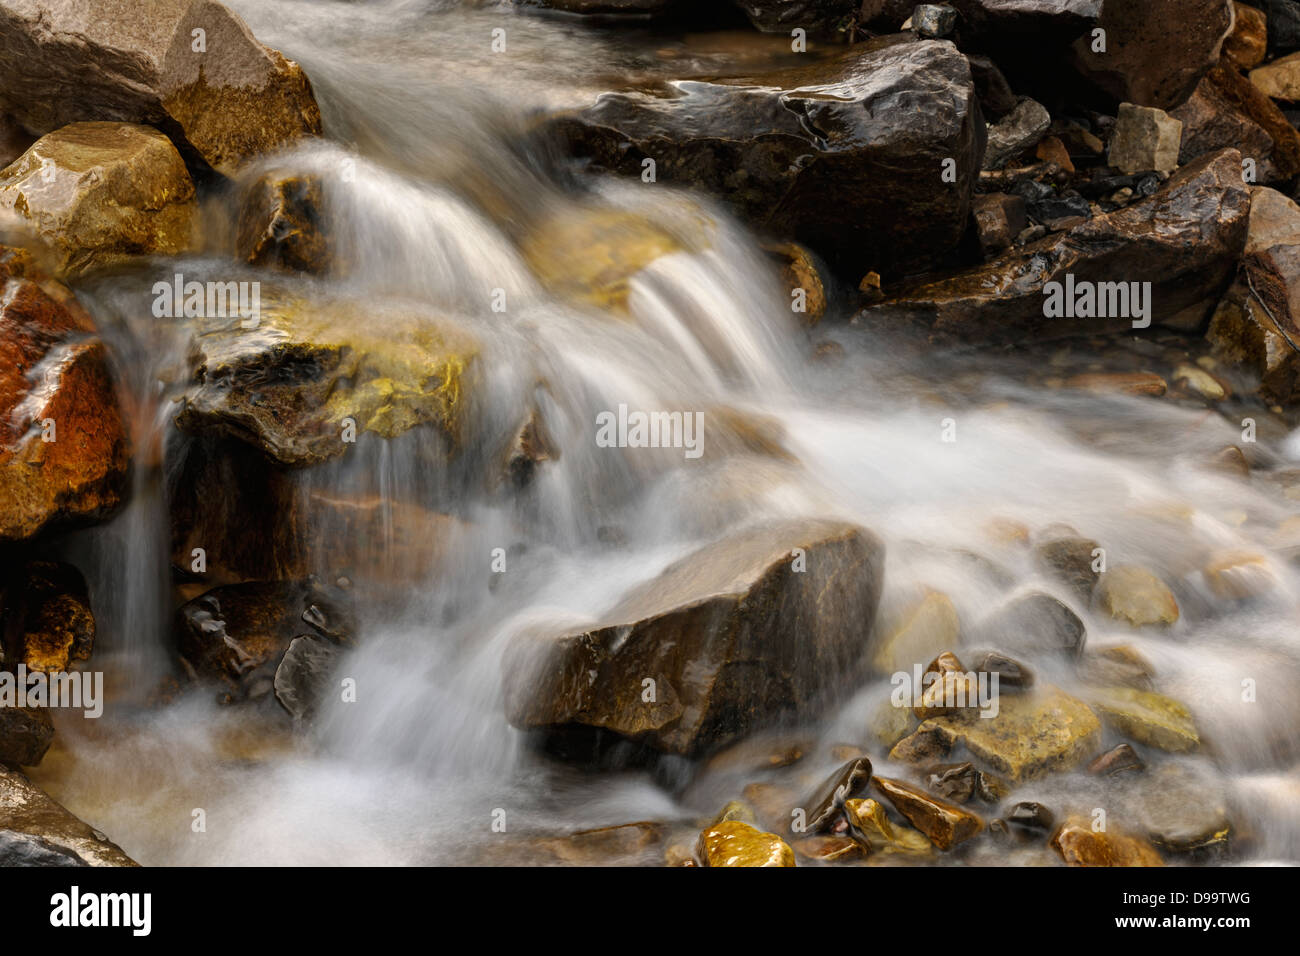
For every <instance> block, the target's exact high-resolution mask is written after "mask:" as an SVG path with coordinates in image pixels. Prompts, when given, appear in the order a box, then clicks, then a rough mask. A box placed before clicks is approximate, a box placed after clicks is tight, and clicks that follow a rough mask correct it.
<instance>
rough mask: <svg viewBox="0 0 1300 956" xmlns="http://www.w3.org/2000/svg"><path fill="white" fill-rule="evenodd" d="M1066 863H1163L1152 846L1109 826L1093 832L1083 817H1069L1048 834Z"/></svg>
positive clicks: (1104, 864) (1079, 864)
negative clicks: (1101, 830) (1102, 830)
mask: <svg viewBox="0 0 1300 956" xmlns="http://www.w3.org/2000/svg"><path fill="white" fill-rule="evenodd" d="M1051 845H1052V849H1054V850H1055V851H1056V852H1057V853H1059V854H1060V855H1061V859H1063V860H1064V861H1065V863H1066V865H1067V866H1164V860H1162V859H1161V857H1160V853H1159V852H1158V851H1157V850H1156V848H1155V847H1154V846H1152V845H1151V844H1150V843H1148V842H1147V841H1146V840H1144V839H1142V838H1141V837H1137V836H1133V835H1132V834H1130V833H1126V832H1124V831H1122V830H1117V829H1115V828H1113V827H1111V828H1109V829H1107V830H1106V831H1104V832H1100V833H1098V832H1095V831H1094V830H1093V829H1092V825H1091V822H1090V821H1089V820H1088V819H1087V818H1086V817H1071V818H1070V819H1069V820H1067V821H1066V822H1065V823H1064V824H1062V825H1061V827H1060V828H1059V829H1058V830H1057V831H1056V833H1055V834H1053V835H1052V841H1051Z"/></svg>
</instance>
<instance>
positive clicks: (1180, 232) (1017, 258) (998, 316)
mask: <svg viewBox="0 0 1300 956" xmlns="http://www.w3.org/2000/svg"><path fill="white" fill-rule="evenodd" d="M1249 209H1250V193H1249V191H1248V190H1247V188H1246V185H1245V183H1244V182H1242V178H1241V157H1240V156H1239V154H1237V153H1236V152H1234V151H1232V150H1225V151H1223V152H1220V153H1216V154H1214V155H1211V156H1206V157H1202V158H1201V159H1199V160H1197V161H1196V162H1194V163H1191V164H1189V165H1188V166H1185V167H1183V168H1182V169H1180V170H1179V171H1178V172H1177V173H1175V174H1174V175H1173V176H1172V177H1170V179H1169V181H1168V182H1167V183H1166V184H1165V185H1164V187H1163V188H1161V189H1160V190H1159V191H1158V192H1157V193H1156V194H1155V195H1153V196H1151V197H1150V198H1148V199H1146V200H1143V201H1140V202H1135V203H1132V204H1131V205H1129V206H1125V207H1124V208H1122V209H1119V210H1116V211H1115V212H1112V213H1106V214H1103V215H1098V216H1094V217H1093V218H1092V219H1090V220H1089V221H1087V222H1084V223H1081V224H1079V225H1076V226H1074V227H1072V228H1070V229H1069V230H1068V231H1066V232H1062V233H1058V234H1054V235H1051V236H1047V237H1045V238H1042V239H1039V240H1036V241H1034V242H1031V243H1029V244H1028V245H1026V246H1024V247H1022V248H1019V249H1016V250H1014V251H1013V252H1010V253H1007V254H1006V255H1004V256H1001V257H999V258H998V259H995V260H993V261H992V262H988V263H985V264H984V265H982V266H977V267H975V268H973V269H969V270H966V271H965V272H961V273H958V274H956V275H953V276H948V277H944V278H939V279H927V280H919V281H918V282H916V283H912V284H905V285H903V286H901V287H900V289H899V292H898V293H897V294H895V295H893V296H892V297H890V298H887V299H885V300H884V301H882V302H880V303H877V304H874V305H870V306H868V307H867V308H865V309H864V310H863V311H861V312H859V313H858V315H857V316H856V318H855V320H854V321H855V322H856V323H858V324H868V323H869V324H872V325H876V324H882V325H885V326H888V327H890V328H896V327H898V326H900V325H902V326H910V327H913V328H916V329H918V330H919V331H921V332H923V333H924V334H925V335H926V336H927V337H928V338H929V340H930V341H931V342H934V343H953V342H966V343H977V344H981V345H996V344H1006V343H1017V342H1026V341H1045V340H1050V339H1055V338H1064V337H1069V336H1077V335H1086V334H1093V333H1098V332H1102V331H1120V330H1123V329H1128V328H1131V327H1132V325H1133V321H1134V319H1133V316H1132V311H1133V309H1132V306H1133V304H1130V306H1129V307H1128V308H1125V307H1124V303H1123V302H1122V301H1121V300H1120V298H1119V293H1120V290H1121V289H1122V288H1127V287H1124V286H1121V285H1119V284H1117V280H1118V279H1119V278H1121V277H1122V279H1123V280H1124V282H1150V283H1151V284H1152V285H1151V295H1150V298H1149V302H1148V303H1147V305H1148V306H1149V318H1150V320H1151V321H1153V322H1155V323H1166V324H1172V325H1175V326H1179V327H1183V326H1188V325H1191V324H1199V323H1200V322H1201V321H1203V320H1204V318H1205V316H1206V315H1207V313H1208V311H1209V309H1208V308H1207V307H1206V305H1205V303H1207V302H1213V301H1215V300H1216V298H1217V296H1218V295H1220V294H1221V292H1222V291H1223V290H1224V289H1225V288H1226V287H1227V285H1228V283H1229V282H1230V281H1231V278H1232V276H1233V274H1234V271H1235V263H1236V261H1237V259H1238V258H1239V256H1240V254H1241V250H1242V247H1243V246H1244V244H1245V239H1246V226H1247V216H1248V213H1249ZM1157 223H1158V224H1159V226H1158V228H1157V227H1156V224H1157ZM1068 276H1073V277H1074V278H1073V282H1072V283H1071V282H1070V280H1069V279H1068V278H1067V277H1068ZM1081 280H1082V281H1084V282H1088V283H1096V284H1099V285H1095V286H1081V285H1079V282H1080V281H1081ZM1048 283H1059V286H1058V287H1057V288H1059V290H1060V293H1061V294H1060V299H1061V303H1062V305H1064V299H1065V295H1064V289H1065V286H1066V285H1067V284H1071V287H1072V288H1074V289H1076V290H1078V289H1083V288H1095V289H1100V290H1101V293H1102V295H1103V297H1105V298H1106V301H1107V305H1106V306H1105V307H1104V308H1103V307H1101V306H1099V305H1096V303H1095V301H1094V306H1095V307H1094V308H1092V309H1084V310H1083V312H1082V314H1081V313H1080V310H1078V309H1075V310H1074V314H1075V317H1074V318H1067V317H1063V316H1064V315H1065V313H1062V315H1061V316H1056V315H1050V316H1049V315H1048V314H1046V313H1048V312H1049V311H1050V310H1049V309H1048V308H1047V306H1048V304H1049V303H1048V301H1047V300H1048V298H1049V297H1048V295H1047V294H1046V291H1045V287H1046V286H1047V284H1048ZM1076 299H1077V296H1076ZM1112 300H1113V301H1112ZM1102 313H1104V314H1102ZM1143 321H1146V319H1145V318H1144V319H1143Z"/></svg>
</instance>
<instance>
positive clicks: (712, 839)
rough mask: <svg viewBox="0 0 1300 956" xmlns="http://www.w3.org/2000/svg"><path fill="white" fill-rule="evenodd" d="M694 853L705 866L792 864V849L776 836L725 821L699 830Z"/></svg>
mask: <svg viewBox="0 0 1300 956" xmlns="http://www.w3.org/2000/svg"><path fill="white" fill-rule="evenodd" d="M697 854H698V856H699V858H700V861H701V862H702V863H703V864H704V865H705V866H794V865H795V863H794V851H793V850H791V849H790V847H789V846H788V845H787V844H786V842H785V841H784V840H782V839H781V838H780V837H779V836H777V835H775V834H773V833H764V832H763V831H762V830H757V829H755V828H754V827H752V826H750V825H749V824H748V823H741V822H740V821H738V820H728V821H726V822H724V823H719V824H718V825H717V826H714V827H709V828H708V829H706V830H704V831H703V832H702V833H700V841H699V846H698V848H697Z"/></svg>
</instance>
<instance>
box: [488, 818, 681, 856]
mask: <svg viewBox="0 0 1300 956" xmlns="http://www.w3.org/2000/svg"><path fill="white" fill-rule="evenodd" d="M664 829H665V828H664V825H663V824H660V823H652V822H649V821H644V820H643V821H639V822H637V823H623V824H620V825H618V826H612V827H597V828H596V829H593V830H578V831H577V832H574V833H568V834H565V835H563V836H542V837H537V836H532V837H518V838H512V839H507V840H505V841H502V842H501V843H499V844H497V845H495V846H492V847H490V848H489V850H488V852H487V854H486V858H485V859H481V860H477V861H476V862H478V863H484V864H487V865H490V866H520V865H524V866H627V865H629V864H642V865H645V864H649V863H651V862H658V859H662V857H663V855H664V853H665V848H664V846H663V843H664Z"/></svg>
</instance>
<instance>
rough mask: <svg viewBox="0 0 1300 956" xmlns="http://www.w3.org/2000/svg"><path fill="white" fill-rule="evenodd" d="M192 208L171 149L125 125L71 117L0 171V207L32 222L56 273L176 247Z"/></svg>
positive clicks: (190, 188) (190, 222) (188, 233)
mask: <svg viewBox="0 0 1300 956" xmlns="http://www.w3.org/2000/svg"><path fill="white" fill-rule="evenodd" d="M197 208H198V207H197V206H196V205H195V202H194V183H193V182H191V181H190V174H189V172H188V171H187V170H186V168H185V163H184V161H183V160H182V159H181V157H180V154H179V153H178V152H176V147H174V146H173V145H172V144H171V141H170V140H169V139H168V138H167V137H166V136H164V135H163V134H162V133H159V132H158V131H157V130H154V129H151V128H149V127H147V126H137V125H134V124H131V123H73V124H71V125H69V126H65V127H63V128H62V129H59V130H55V131H54V132H53V133H49V134H47V135H45V136H42V137H41V138H40V139H38V140H37V141H36V142H35V143H34V144H32V147H31V148H30V149H28V150H27V152H25V153H23V155H22V156H20V157H18V159H17V160H15V161H14V162H13V163H12V164H11V165H10V166H8V167H7V168H6V169H5V170H4V171H3V172H0V209H6V210H10V211H13V212H15V213H17V214H19V215H20V216H21V217H22V218H24V219H26V220H27V221H28V222H29V223H30V224H31V225H32V227H33V228H34V230H35V232H36V234H37V235H38V236H39V237H40V239H41V240H42V241H43V242H44V243H45V244H46V245H47V246H48V247H49V248H50V249H51V250H53V252H54V254H55V255H56V257H57V265H56V271H57V272H58V273H59V274H61V275H76V274H78V273H81V272H85V271H87V270H89V269H92V268H95V267H97V266H105V265H112V264H114V263H117V262H121V261H124V260H126V259H129V258H130V257H132V256H144V255H170V254H175V253H178V252H181V251H183V250H185V249H186V248H187V247H188V246H189V245H190V244H191V241H192V231H193V228H194V217H195V214H196V212H197Z"/></svg>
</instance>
